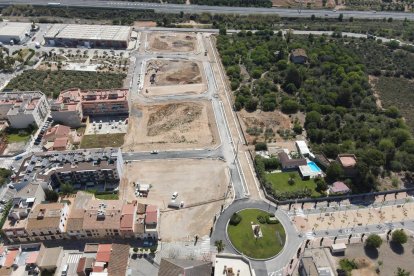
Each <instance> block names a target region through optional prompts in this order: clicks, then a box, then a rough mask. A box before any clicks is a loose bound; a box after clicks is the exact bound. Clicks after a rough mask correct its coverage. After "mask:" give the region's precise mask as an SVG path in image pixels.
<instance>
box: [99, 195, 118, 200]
mask: <svg viewBox="0 0 414 276" xmlns="http://www.w3.org/2000/svg"><path fill="white" fill-rule="evenodd" d="M95 197H96V198H97V199H103V200H118V199H119V195H118V194H102V195H100V194H95Z"/></svg>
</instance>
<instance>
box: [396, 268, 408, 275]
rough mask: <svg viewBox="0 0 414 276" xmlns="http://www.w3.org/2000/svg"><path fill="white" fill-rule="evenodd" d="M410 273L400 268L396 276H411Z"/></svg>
mask: <svg viewBox="0 0 414 276" xmlns="http://www.w3.org/2000/svg"><path fill="white" fill-rule="evenodd" d="M410 274H411V273H410V272H408V271H405V269H403V268H401V267H398V268H397V272H395V276H410Z"/></svg>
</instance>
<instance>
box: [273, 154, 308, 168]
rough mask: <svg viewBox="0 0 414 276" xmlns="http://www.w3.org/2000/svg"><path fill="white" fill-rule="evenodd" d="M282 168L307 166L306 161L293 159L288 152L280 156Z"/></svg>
mask: <svg viewBox="0 0 414 276" xmlns="http://www.w3.org/2000/svg"><path fill="white" fill-rule="evenodd" d="M278 156H279V160H280V163H281V164H282V168H290V167H299V166H305V165H307V162H306V159H304V158H300V159H291V158H289V155H288V154H287V153H286V152H280V153H279V154H278Z"/></svg>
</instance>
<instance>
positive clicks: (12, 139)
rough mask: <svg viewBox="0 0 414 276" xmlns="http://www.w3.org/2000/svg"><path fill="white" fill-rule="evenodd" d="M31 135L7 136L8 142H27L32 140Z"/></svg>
mask: <svg viewBox="0 0 414 276" xmlns="http://www.w3.org/2000/svg"><path fill="white" fill-rule="evenodd" d="M30 135H31V134H26V135H21V134H15V133H13V134H7V142H8V143H20V142H27V141H29V139H30Z"/></svg>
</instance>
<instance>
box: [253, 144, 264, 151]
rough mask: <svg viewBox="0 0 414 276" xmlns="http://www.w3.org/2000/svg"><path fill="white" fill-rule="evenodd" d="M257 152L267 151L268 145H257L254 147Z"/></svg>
mask: <svg viewBox="0 0 414 276" xmlns="http://www.w3.org/2000/svg"><path fill="white" fill-rule="evenodd" d="M254 150H255V151H261V150H267V144H266V143H264V142H259V143H257V144H256V145H254Z"/></svg>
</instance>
